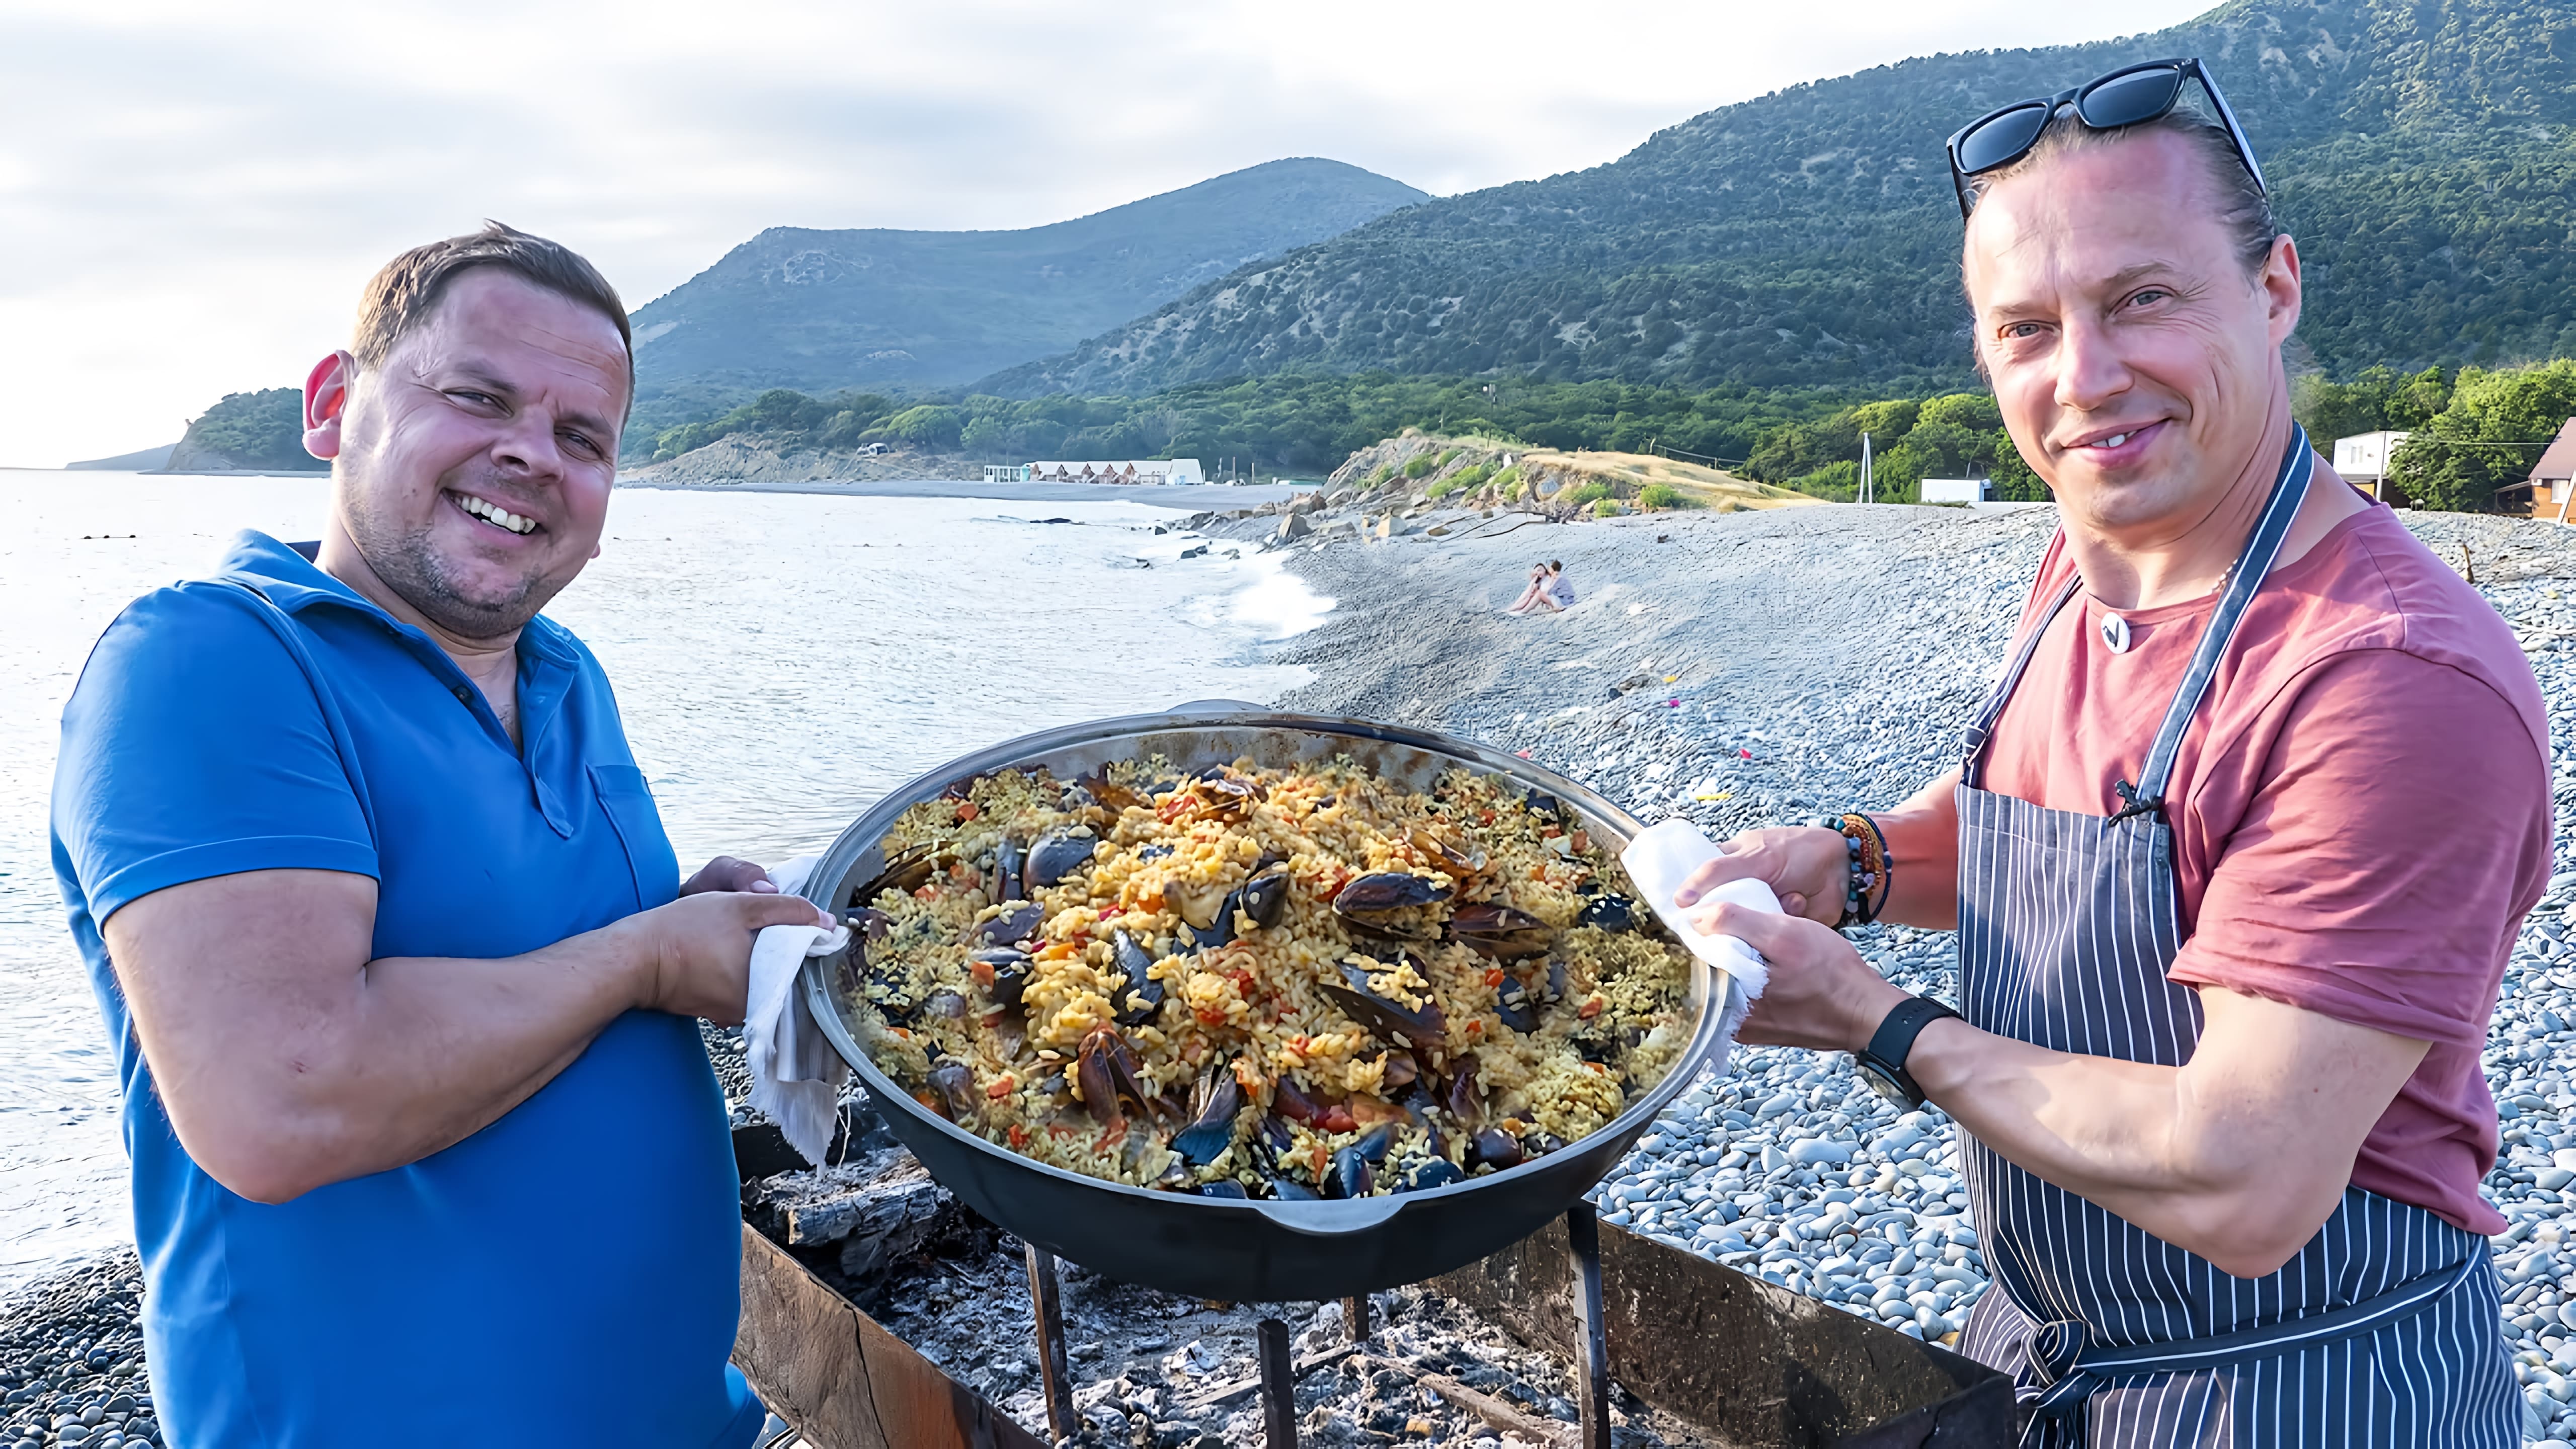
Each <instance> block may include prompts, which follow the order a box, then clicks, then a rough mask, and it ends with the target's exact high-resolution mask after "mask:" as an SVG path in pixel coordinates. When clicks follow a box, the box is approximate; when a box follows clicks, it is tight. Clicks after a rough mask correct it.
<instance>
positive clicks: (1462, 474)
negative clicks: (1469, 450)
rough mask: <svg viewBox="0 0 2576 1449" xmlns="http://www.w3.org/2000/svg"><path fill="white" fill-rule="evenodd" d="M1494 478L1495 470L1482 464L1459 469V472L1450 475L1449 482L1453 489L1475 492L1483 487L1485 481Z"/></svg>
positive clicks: (1473, 464) (1471, 464) (1472, 464)
mask: <svg viewBox="0 0 2576 1449" xmlns="http://www.w3.org/2000/svg"><path fill="white" fill-rule="evenodd" d="M1492 476H1494V470H1493V469H1491V468H1488V467H1486V466H1485V465H1484V464H1482V463H1470V464H1468V465H1467V466H1466V467H1464V468H1461V469H1459V470H1458V471H1457V472H1455V473H1452V474H1450V475H1449V478H1448V482H1449V485H1450V486H1451V487H1453V488H1462V489H1469V490H1473V489H1476V488H1481V487H1483V486H1484V484H1485V480H1486V479H1488V478H1491V477H1492Z"/></svg>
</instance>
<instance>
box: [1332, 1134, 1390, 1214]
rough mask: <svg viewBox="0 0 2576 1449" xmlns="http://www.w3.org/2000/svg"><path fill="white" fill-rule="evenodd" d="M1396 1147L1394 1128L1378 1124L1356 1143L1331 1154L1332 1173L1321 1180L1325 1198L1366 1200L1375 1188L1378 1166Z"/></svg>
mask: <svg viewBox="0 0 2576 1449" xmlns="http://www.w3.org/2000/svg"><path fill="white" fill-rule="evenodd" d="M1394 1144H1395V1129H1394V1128H1392V1127H1389V1126H1387V1125H1385V1124H1384V1123H1380V1124H1379V1125H1378V1126H1376V1127H1372V1128H1370V1129H1369V1131H1368V1133H1367V1134H1366V1135H1365V1136H1363V1137H1361V1138H1360V1139H1359V1140H1358V1141H1356V1142H1353V1143H1351V1144H1350V1145H1349V1146H1347V1147H1344V1148H1343V1149H1342V1150H1341V1151H1339V1152H1336V1153H1334V1154H1333V1167H1332V1171H1331V1172H1329V1173H1327V1174H1326V1175H1325V1177H1324V1196H1326V1197H1367V1196H1368V1195H1369V1194H1370V1193H1372V1192H1374V1191H1376V1189H1377V1171H1376V1168H1377V1164H1379V1163H1381V1162H1384V1161H1386V1150H1387V1149H1388V1148H1389V1147H1391V1146H1393V1145H1394Z"/></svg>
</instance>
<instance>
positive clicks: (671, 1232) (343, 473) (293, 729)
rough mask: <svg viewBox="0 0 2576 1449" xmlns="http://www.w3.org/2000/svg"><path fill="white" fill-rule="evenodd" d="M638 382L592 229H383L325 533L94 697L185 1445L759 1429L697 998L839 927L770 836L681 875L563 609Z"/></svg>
mask: <svg viewBox="0 0 2576 1449" xmlns="http://www.w3.org/2000/svg"><path fill="white" fill-rule="evenodd" d="M632 389H633V371H632V364H631V351H630V342H629V337H628V333H627V323H626V312H625V308H624V307H623V306H621V305H620V304H619V302H618V300H617V295H616V293H615V292H614V291H612V290H611V289H610V288H609V286H608V283H607V282H606V280H605V279H603V278H602V277H601V276H600V275H599V273H598V272H597V271H596V270H594V269H593V268H592V267H591V266H590V264H589V263H588V262H586V261H584V260H582V259H581V258H580V257H578V256H576V255H574V254H573V253H571V252H569V251H567V250H565V249H564V248H562V247H560V246H557V245H555V244H554V243H552V242H548V241H544V240H542V239H540V238H536V237H531V236H528V235H525V234H523V233H519V232H514V231H511V230H510V229H508V228H506V227H500V226H497V225H496V226H490V227H487V228H486V229H485V230H484V231H482V232H480V233H478V234H475V235H472V236H467V237H459V238H455V239H452V240H449V241H445V242H438V243H433V244H431V245H428V246H424V247H420V248H417V249H415V250H413V251H410V252H407V253H405V254H404V255H403V256H401V257H398V258H396V259H395V260H394V261H393V262H392V263H390V264H389V265H388V266H387V267H386V268H385V269H384V271H382V272H380V273H379V274H377V276H376V278H375V280H374V281H373V282H372V283H370V284H369V287H368V291H367V294H366V297H365V299H364V303H363V305H362V308H361V311H360V314H359V319H358V328H357V337H356V340H355V342H354V344H353V346H352V349H351V350H350V351H347V352H340V353H335V354H333V355H332V356H331V357H329V358H327V359H325V360H324V361H323V362H322V363H321V364H320V365H319V366H318V367H316V368H315V369H314V371H313V375H312V377H311V379H310V380H309V381H308V382H307V383H306V387H305V422H306V428H307V431H306V434H305V437H306V446H307V447H308V448H310V449H311V451H312V452H313V453H314V454H315V456H317V457H322V458H328V459H330V460H332V485H331V486H332V495H331V499H332V506H331V518H330V523H329V526H328V528H327V530H326V534H325V537H324V538H323V540H322V542H321V544H320V545H319V549H318V553H317V554H316V555H315V556H314V557H312V558H310V559H308V558H307V557H306V556H305V555H303V554H302V553H300V552H298V551H296V550H293V549H290V548H288V547H287V546H286V545H284V544H280V543H278V542H276V541H275V540H273V539H269V538H266V537H263V536H261V535H259V534H256V533H245V534H243V535H242V536H241V537H240V538H239V539H238V540H236V541H235V543H234V544H233V546H232V549H231V552H230V553H229V554H228V555H227V556H226V557H225V559H224V560H223V563H222V566H221V569H220V571H219V572H218V573H217V574H215V575H214V576H213V577H211V578H207V579H199V580H193V581H190V582H186V583H182V584H179V585H176V586H174V587H171V588H166V589H162V590H159V591H157V592H155V593H151V594H147V595H145V596H144V597H143V598H141V599H139V600H137V601H135V603H134V604H133V605H132V606H131V607H129V608H128V609H127V610H126V611H125V613H124V614H123V615H121V616H120V617H119V618H118V619H117V620H116V622H115V623H114V624H112V625H110V626H109V628H108V631H107V633H106V634H105V635H104V636H102V637H101V638H100V640H99V642H98V646H97V649H96V650H95V652H94V653H93V654H92V655H91V657H90V661H89V664H88V667H87V669H86V670H85V671H84V673H83V675H82V678H81V682H80V685H79V687H78V688H77V689H76V690H75V691H74V692H73V695H72V699H71V703H70V705H69V707H68V708H67V709H66V710H65V711H64V716H63V743H62V754H61V760H60V764H59V767H58V772H57V775H56V780H55V789H54V809H53V832H54V864H55V870H56V872H57V874H58V875H59V876H60V878H61V882H62V889H63V895H64V898H65V900H66V901H67V902H68V903H69V905H70V908H71V923H72V932H73V935H74V937H75V939H76V940H77V941H78V943H79V946H80V949H81V952H82V954H83V955H84V957H85V958H86V959H87V961H88V964H89V970H90V978H91V982H92V985H93V986H94V987H95V988H96V990H97V993H98V999H99V1006H100V1009H101V1010H102V1011H103V1012H104V1013H105V1015H106V1018H107V1025H108V1030H109V1032H110V1034H111V1035H112V1036H113V1037H114V1038H115V1041H116V1045H117V1052H118V1062H119V1067H120V1070H121V1071H122V1073H123V1077H124V1087H125V1097H124V1130H125V1142H126V1147H127V1150H128V1152H129V1153H130V1154H131V1156H132V1159H133V1186H134V1218H135V1235H136V1238H137V1240H138V1242H139V1243H140V1245H141V1248H142V1254H143V1264H144V1271H145V1275H146V1281H147V1285H148V1288H149V1293H148V1296H147V1297H146V1298H145V1300H144V1331H145V1334H146V1341H147V1344H148V1346H149V1359H150V1364H151V1372H152V1387H153V1392H154V1397H155V1403H156V1407H157V1408H158V1410H159V1413H160V1418H161V1421H162V1423H163V1425H164V1426H165V1427H166V1430H167V1434H168V1438H169V1441H170V1444H171V1446H172V1449H231V1446H250V1445H260V1446H303V1445H341V1444H368V1445H419V1446H432V1445H435V1446H440V1449H453V1446H457V1445H464V1444H474V1445H507V1444H537V1443H545V1444H597V1445H613V1446H618V1449H627V1446H665V1445H667V1446H671V1449H740V1446H742V1445H746V1444H749V1443H750V1442H751V1441H752V1440H753V1438H754V1437H755V1436H756V1435H757V1433H758V1432H759V1428H760V1424H761V1419H762V1414H761V1410H760V1406H759V1404H758V1403H757V1402H756V1401H755V1400H753V1399H752V1397H751V1395H750V1394H749V1392H748V1391H747V1390H746V1389H745V1387H744V1385H743V1382H742V1379H741V1377H740V1376H739V1375H737V1374H736V1373H734V1372H733V1370H732V1369H731V1368H730V1367H729V1366H728V1365H727V1364H726V1356H727V1354H728V1353H729V1351H730V1350H731V1347H732V1343H733V1336H734V1327H735V1316H736V1311H737V1305H738V1294H739V1286H738V1283H737V1280H736V1273H737V1268H738V1264H739V1261H740V1259H739V1253H740V1239H739V1232H740V1229H739V1224H738V1202H737V1197H736V1183H735V1178H734V1175H733V1159H732V1152H731V1146H730V1139H729V1138H728V1136H727V1133H726V1130H725V1109H724V1102H723V1099H722V1096H721V1094H720V1092H719V1091H718V1089H717V1085H716V1081H715V1076H714V1073H713V1071H712V1070H711V1069H710V1068H709V1066H708V1062H707V1057H706V1052H705V1049H704V1047H703V1046H702V1045H701V1044H700V1040H699V1037H698V1030H697V1024H696V1021H695V1018H697V1017H701V1016H704V1017H710V1018H713V1019H715V1020H718V1021H726V1022H731V1021H737V1020H739V1019H740V1018H741V1016H742V1011H743V1002H744V994H745V976H744V973H745V969H746V965H747V962H748V959H749V955H750V948H751V942H752V937H753V935H754V934H755V933H756V932H758V931H759V930H760V929H761V928H762V927H764V926H769V925H777V924H788V923H809V922H813V921H815V919H816V917H817V915H818V913H817V912H816V911H815V909H814V908H813V907H812V906H810V905H807V904H805V903H804V902H803V901H801V900H798V899H796V898H794V897H788V896H781V895H778V894H776V893H775V892H774V891H771V892H767V893H762V892H761V891H759V890H755V889H754V888H753V885H754V882H755V881H756V880H758V878H759V872H758V870H757V869H756V868H755V867H752V866H749V865H747V864H745V863H743V862H740V861H731V860H718V861H717V862H715V863H713V864H712V865H710V866H709V867H708V868H707V869H706V870H704V871H701V872H699V874H698V875H697V876H696V877H695V878H693V879H692V880H691V881H690V882H689V883H688V884H687V885H686V886H683V885H682V884H681V883H680V881H679V869H678V863H677V861H676V860H675V859H674V858H673V855H672V852H671V846H670V843H669V841H668V840H667V839H665V837H664V836H663V833H662V826H661V821H660V819H659V817H658V815H657V814H656V813H655V810H654V805H653V797H652V795H651V794H650V792H649V791H648V790H647V789H646V786H645V782H644V776H643V774H642V773H641V772H640V771H639V770H638V769H637V768H636V766H635V761H634V757H633V756H632V755H631V754H630V753H629V752H628V750H627V745H626V738H625V733H624V730H623V728H622V727H621V725H620V723H619V720H618V714H617V704H616V701H615V699H614V698H613V697H612V696H611V694H610V693H609V688H608V681H607V679H606V678H605V677H604V676H603V675H602V673H601V672H600V668H599V663H598V661H597V660H595V659H593V658H592V657H591V655H590V651H588V650H587V649H585V648H583V647H582V645H581V642H580V641H579V640H577V639H575V638H574V637H573V636H572V635H571V634H570V633H569V632H567V631H566V630H564V629H563V628H562V627H560V626H558V625H556V624H554V623H552V622H551V621H549V620H546V619H543V618H540V617H538V615H537V611H538V609H540V608H542V607H543V606H544V605H545V603H546V602H547V601H548V600H549V599H551V598H553V597H554V595H555V594H556V593H557V592H558V591H560V590H561V589H562V588H563V587H564V586H565V585H566V584H569V583H570V582H572V580H573V577H574V575H576V574H578V573H580V572H581V568H582V565H583V564H585V563H586V562H588V561H589V560H590V559H591V558H593V557H594V556H596V555H597V553H598V551H599V536H600V528H601V525H602V523H603V522H604V520H605V518H606V515H607V511H608V499H609V492H610V487H611V484H612V482H613V480H614V478H615V473H616V458H617V441H618V433H619V430H620V429H621V428H622V427H623V426H624V421H625V416H626V408H627V402H628V399H629V397H630V396H631V394H632ZM760 885H761V886H763V887H765V886H766V882H765V881H761V882H760Z"/></svg>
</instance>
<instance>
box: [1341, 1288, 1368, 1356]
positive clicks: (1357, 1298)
mask: <svg viewBox="0 0 2576 1449" xmlns="http://www.w3.org/2000/svg"><path fill="white" fill-rule="evenodd" d="M1342 1327H1344V1328H1345V1329H1348V1330H1349V1331H1350V1335H1351V1342H1353V1343H1359V1344H1365V1343H1367V1342H1368V1341H1369V1301H1368V1295H1367V1294H1365V1293H1354V1294H1352V1295H1351V1296H1350V1297H1348V1298H1345V1299H1343V1300H1342Z"/></svg>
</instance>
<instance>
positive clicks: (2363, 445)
mask: <svg viewBox="0 0 2576 1449" xmlns="http://www.w3.org/2000/svg"><path fill="white" fill-rule="evenodd" d="M2413 436H2415V435H2414V434H2413V433H2388V432H2381V433H2355V434H2354V435H2352V436H2351V437H2349V438H2337V439H2335V443H2334V470H2335V471H2336V472H2337V473H2340V474H2342V475H2343V477H2344V480H2345V481H2346V482H2349V483H2352V484H2353V485H2355V486H2356V487H2359V488H2360V489H2362V490H2363V491H2364V492H2366V493H2368V494H2369V495H2370V496H2371V497H2373V498H2385V497H2386V496H2388V495H2387V485H2388V462H2389V460H2390V459H2391V458H2394V457H2396V456H2397V447H2398V445H2399V444H2400V443H2403V442H2405V441H2406V440H2407V439H2408V438H2411V437H2413Z"/></svg>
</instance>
